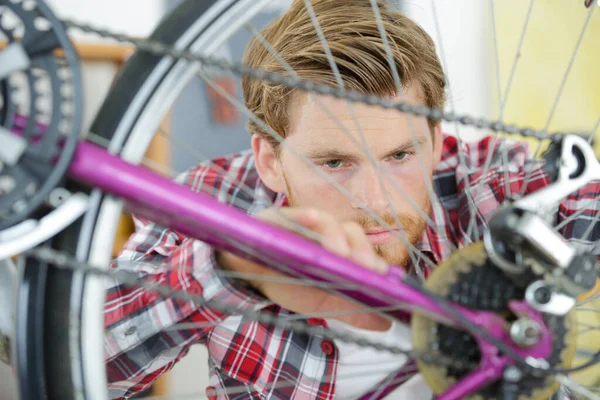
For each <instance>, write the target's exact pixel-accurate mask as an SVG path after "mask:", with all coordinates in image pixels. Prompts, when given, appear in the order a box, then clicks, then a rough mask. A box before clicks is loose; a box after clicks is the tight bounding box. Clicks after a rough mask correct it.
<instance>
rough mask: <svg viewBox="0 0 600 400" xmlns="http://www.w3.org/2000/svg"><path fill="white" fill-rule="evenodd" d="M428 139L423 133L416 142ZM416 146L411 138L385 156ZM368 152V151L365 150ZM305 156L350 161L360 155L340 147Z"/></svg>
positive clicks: (315, 151) (316, 158)
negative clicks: (342, 149) (339, 148)
mask: <svg viewBox="0 0 600 400" xmlns="http://www.w3.org/2000/svg"><path fill="white" fill-rule="evenodd" d="M426 141H427V136H425V135H423V134H417V137H416V143H417V145H421V144H423V143H425V142H426ZM414 148H415V141H414V140H413V139H412V138H411V139H410V140H408V141H406V142H404V143H402V144H400V145H399V146H397V147H395V148H394V149H393V150H391V151H389V152H387V153H386V154H385V155H384V156H383V158H387V157H390V156H393V155H394V154H397V153H402V152H406V151H410V150H413V149H414ZM363 153H365V154H366V152H364V151H363ZM305 156H306V157H307V158H309V159H311V160H324V159H328V160H349V161H357V160H358V156H357V154H356V153H349V152H344V151H341V150H338V149H316V150H311V151H309V152H308V153H306V154H305Z"/></svg>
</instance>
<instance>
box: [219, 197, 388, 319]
mask: <svg viewBox="0 0 600 400" xmlns="http://www.w3.org/2000/svg"><path fill="white" fill-rule="evenodd" d="M257 217H258V218H259V219H261V220H263V221H266V222H269V223H271V224H273V225H277V226H280V227H282V228H285V229H291V227H292V226H293V224H294V223H295V224H299V225H301V226H303V227H305V228H307V229H309V230H311V231H312V232H314V233H316V234H317V235H318V236H319V237H320V244H321V245H322V246H323V247H324V248H326V249H328V250H329V251H331V252H332V253H335V254H338V255H340V256H342V257H346V258H348V259H350V260H352V261H354V262H356V263H357V264H361V265H363V266H364V267H365V268H368V269H370V270H373V271H377V272H379V273H381V274H384V273H385V272H387V270H388V268H389V266H388V264H387V263H386V262H385V261H384V260H383V259H382V258H381V257H379V256H378V255H377V254H376V253H375V251H374V249H373V246H372V245H371V243H370V242H369V240H368V239H367V236H366V234H365V233H364V231H363V229H362V228H361V227H360V225H358V224H357V223H355V222H338V221H337V220H336V219H335V218H334V217H333V216H331V215H330V214H327V213H325V212H322V211H318V210H315V209H306V208H291V207H287V208H279V209H272V208H271V209H267V210H265V211H263V212H262V213H260V214H259V215H258V216H257ZM217 259H218V261H219V264H220V265H221V266H222V267H223V268H225V269H228V270H231V271H235V272H240V273H245V274H253V275H258V276H260V277H264V278H267V279H260V278H255V279H249V280H248V282H249V283H250V284H251V285H252V286H254V287H255V288H256V289H258V290H259V291H260V292H261V293H262V294H263V295H264V296H265V297H267V298H268V299H270V300H271V301H273V302H275V303H277V304H279V305H280V306H281V307H283V308H285V309H288V310H290V311H293V312H296V313H301V314H312V313H323V312H326V313H332V314H334V313H335V312H340V313H342V315H340V316H335V317H334V316H332V318H335V319H338V320H340V321H342V322H345V323H347V324H350V325H353V326H355V327H357V328H362V329H370V330H386V329H388V328H389V327H390V321H388V320H387V319H385V318H383V317H381V316H379V315H377V314H375V313H365V312H360V313H357V312H356V311H358V310H360V309H361V308H362V307H361V306H360V305H357V304H355V303H352V302H350V301H348V300H346V299H343V298H340V297H338V296H335V295H333V294H330V293H327V292H326V291H324V290H322V289H318V288H314V287H311V286H307V285H304V284H302V283H300V284H294V283H281V282H277V281H276V280H273V279H272V278H275V277H286V275H284V274H282V273H280V272H277V271H274V270H272V269H269V268H266V267H263V266H261V265H257V264H255V263H252V262H250V261H248V260H244V259H242V258H240V257H238V256H235V255H233V254H231V253H226V252H223V253H219V254H218V255H217Z"/></svg>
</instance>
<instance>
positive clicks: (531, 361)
mask: <svg viewBox="0 0 600 400" xmlns="http://www.w3.org/2000/svg"><path fill="white" fill-rule="evenodd" d="M525 362H526V363H527V364H528V365H529V366H530V367H532V368H536V369H548V368H550V364H549V363H548V361H546V360H544V359H543V358H535V357H531V356H529V357H526V358H525Z"/></svg>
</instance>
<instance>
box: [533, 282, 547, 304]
mask: <svg viewBox="0 0 600 400" xmlns="http://www.w3.org/2000/svg"><path fill="white" fill-rule="evenodd" d="M533 297H534V299H535V301H536V302H537V303H538V304H547V303H548V302H549V301H550V299H551V298H552V291H551V290H550V288H549V287H548V286H542V287H540V288H538V289H537V290H536V291H535V292H534V294H533Z"/></svg>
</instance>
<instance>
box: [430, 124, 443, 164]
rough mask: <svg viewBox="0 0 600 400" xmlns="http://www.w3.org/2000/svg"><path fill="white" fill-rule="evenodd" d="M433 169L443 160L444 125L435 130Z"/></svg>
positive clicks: (436, 127) (439, 125) (438, 125)
mask: <svg viewBox="0 0 600 400" xmlns="http://www.w3.org/2000/svg"><path fill="white" fill-rule="evenodd" d="M432 134H433V169H435V168H436V167H437V165H438V164H439V163H440V161H441V160H442V149H443V148H444V135H442V123H441V122H440V123H439V124H437V125H436V126H435V127H434V128H433V132H432Z"/></svg>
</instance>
